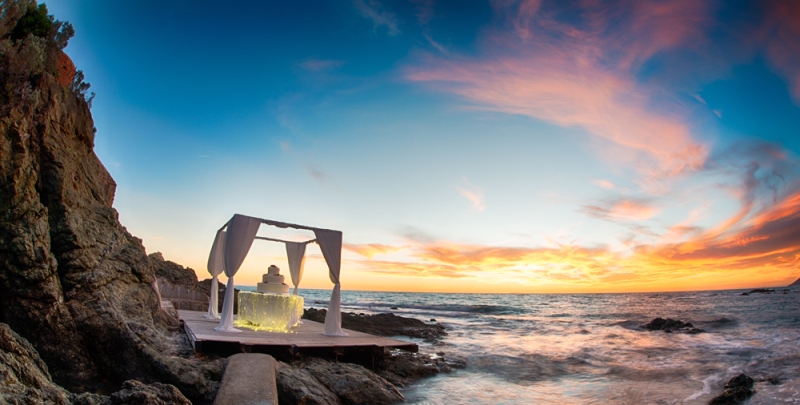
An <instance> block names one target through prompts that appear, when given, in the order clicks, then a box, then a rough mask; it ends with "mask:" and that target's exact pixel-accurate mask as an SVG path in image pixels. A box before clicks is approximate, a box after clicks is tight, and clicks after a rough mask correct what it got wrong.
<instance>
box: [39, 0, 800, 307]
mask: <svg viewBox="0 0 800 405" xmlns="http://www.w3.org/2000/svg"><path fill="white" fill-rule="evenodd" d="M120 3H122V2H120ZM133 3H135V4H118V2H100V1H91V0H85V1H84V0H69V1H63V2H53V4H50V3H48V4H47V5H48V7H49V8H50V10H51V11H52V12H53V14H55V15H57V16H59V18H61V19H64V20H68V21H71V22H72V23H73V24H74V25H75V28H76V31H77V33H78V34H77V36H76V37H75V38H74V39H73V40H72V41H71V42H70V45H69V47H68V48H67V49H66V52H67V53H68V54H69V55H70V56H71V58H72V59H73V61H74V62H75V64H76V65H77V66H78V68H79V69H82V70H83V72H84V73H85V75H86V80H87V81H88V82H90V83H92V90H93V91H95V92H96V93H97V97H96V99H95V101H94V107H93V110H92V113H93V116H94V119H95V124H96V127H97V137H96V151H97V153H98V155H99V157H100V159H101V160H102V161H103V162H104V164H105V165H106V167H107V168H108V170H109V171H110V173H111V174H112V176H113V177H114V178H115V180H116V181H117V183H118V188H117V196H116V200H115V208H116V209H117V210H118V211H119V215H120V221H121V222H122V223H123V224H124V225H125V226H126V227H127V228H128V230H129V231H130V232H131V233H132V234H134V235H135V236H137V237H139V238H141V239H142V242H143V244H144V245H145V247H146V248H147V250H148V252H155V251H161V252H162V253H163V255H164V257H165V258H166V259H168V260H172V261H175V262H178V263H180V264H182V265H185V266H189V267H192V268H194V269H195V270H196V271H197V273H198V276H199V277H200V279H203V278H206V277H208V275H207V273H206V261H207V259H208V253H209V250H210V248H211V243H212V242H213V239H214V235H215V232H216V230H217V229H218V228H219V227H220V226H222V225H223V224H224V223H225V222H226V221H227V220H228V219H229V218H230V217H231V216H232V215H233V214H234V213H242V214H246V215H252V216H256V217H263V218H269V219H274V220H279V221H287V222H292V223H299V224H304V225H309V226H318V227H323V228H330V229H338V230H342V231H343V233H344V243H345V245H344V250H343V265H342V273H341V280H342V288H343V289H344V290H348V289H350V290H377V291H426V292H427V291H435V292H501V293H568V292H592V293H594V292H638V291H677V290H706V289H732V288H754V287H775V286H784V285H788V284H790V283H791V282H793V281H794V280H796V279H798V277H800V166H798V156H797V151H798V150H800V2H794V1H781V0H774V1H754V2H750V3H747V2H745V3H742V2H736V4H732V3H731V2H725V1H693V0H677V1H660V0H644V1H640V0H635V1H634V0H609V1H576V2H561V1H548V0H524V1H490V2H486V3H478V2H468V3H461V2H454V3H451V2H438V1H434V0H421V1H411V2H408V3H402V4H396V3H394V2H383V1H377V0H372V1H360V0H358V1H352V2H343V3H330V4H329V3H320V4H317V5H315V6H314V7H310V6H309V5H308V4H305V5H301V4H291V3H286V4H279V5H276V4H270V3H265V4H250V5H248V6H246V7H244V6H240V7H239V8H238V9H233V8H232V9H221V8H220V7H218V5H217V4H216V3H211V2H204V1H200V2H192V3H191V5H188V4H184V5H177V4H161V3H160V2H153V1H144V2H133ZM242 7H244V8H246V9H247V10H242V9H241V8H242ZM308 8H314V10H313V12H310V11H311V10H308ZM152 10H159V12H158V13H155V15H153V13H152ZM119 15H124V16H126V18H125V19H124V21H120V19H117V18H110V16H119ZM220 27H225V28H224V29H222V28H220ZM260 234H261V235H265V236H266V235H269V236H273V237H282V238H288V239H293V240H308V239H310V238H309V235H307V234H303V233H302V232H292V231H287V230H281V229H277V230H276V229H267V227H263V229H262V230H261V233H260ZM282 249H283V247H282V245H278V244H268V243H261V242H256V245H254V248H253V250H252V251H251V253H250V256H248V258H247V259H246V261H245V263H244V265H243V266H242V268H241V270H240V272H239V273H238V274H237V276H236V282H237V284H242V285H254V284H255V283H256V282H257V281H258V280H260V277H261V274H262V273H265V272H266V268H267V266H269V265H270V264H272V263H275V264H277V265H278V266H279V267H281V268H286V269H287V270H288V266H287V264H286V259H285V257H284V253H283V251H282ZM307 254H308V261H307V262H306V271H305V276H304V280H303V283H302V284H301V287H306V288H324V289H328V288H330V287H331V283H330V280H329V279H328V275H327V270H326V268H325V264H324V261H323V260H322V257H321V254H320V252H319V249H318V247H316V246H314V245H310V247H309V249H308V253H307ZM287 274H288V273H287ZM223 280H224V277H223Z"/></svg>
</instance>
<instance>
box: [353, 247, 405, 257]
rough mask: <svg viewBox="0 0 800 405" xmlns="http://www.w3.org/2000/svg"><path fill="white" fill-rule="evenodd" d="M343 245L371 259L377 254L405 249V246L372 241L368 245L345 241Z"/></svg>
mask: <svg viewBox="0 0 800 405" xmlns="http://www.w3.org/2000/svg"><path fill="white" fill-rule="evenodd" d="M342 247H343V248H345V249H347V250H349V251H351V252H354V253H358V254H360V255H361V256H364V257H367V258H370V259H371V258H372V257H373V256H375V255H377V254H387V253H394V252H397V251H399V250H401V249H403V247H398V246H389V245H381V244H379V243H370V244H366V245H354V244H350V243H345V244H343V245H342Z"/></svg>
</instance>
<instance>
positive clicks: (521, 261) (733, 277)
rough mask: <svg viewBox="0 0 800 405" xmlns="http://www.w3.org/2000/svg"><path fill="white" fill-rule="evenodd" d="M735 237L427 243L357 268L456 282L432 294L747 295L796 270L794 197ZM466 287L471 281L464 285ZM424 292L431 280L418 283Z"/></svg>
mask: <svg viewBox="0 0 800 405" xmlns="http://www.w3.org/2000/svg"><path fill="white" fill-rule="evenodd" d="M740 228H741V230H740V231H737V232H728V233H726V234H725V236H716V237H711V236H709V235H708V234H704V233H698V232H697V228H695V227H691V226H683V227H682V228H681V229H676V228H673V229H671V232H682V233H683V234H684V235H688V236H689V237H690V240H689V241H687V242H682V243H672V244H662V245H638V246H635V247H634V248H633V251H632V253H620V252H614V251H612V250H611V249H609V248H607V247H583V246H575V245H557V246H556V247H552V248H544V247H507V246H480V245H463V244H443V243H428V244H419V245H416V246H413V247H408V249H409V250H410V256H409V260H408V261H405V262H394V261H360V262H358V264H359V267H361V268H362V269H363V270H366V271H367V272H371V273H376V274H381V275H384V276H392V277H395V276H412V277H424V278H425V279H431V278H434V279H435V278H441V279H458V280H463V281H461V282H459V283H455V284H451V283H449V282H442V283H438V284H435V285H436V286H438V290H439V291H474V292H478V291H484V292H489V291H491V292H512V291H515V292H608V291H664V290H697V289H718V288H747V287H760V286H778V285H785V284H788V283H789V282H791V281H794V279H796V278H797V276H798V271H797V268H798V265H800V192H795V193H793V194H791V195H789V196H787V197H786V198H785V199H783V200H782V201H781V202H780V203H779V204H776V205H775V206H774V207H773V208H771V209H769V210H766V211H764V212H762V213H760V214H759V215H756V216H755V217H754V218H753V219H752V220H751V221H748V223H747V224H743V225H742V226H741V227H740ZM468 280H473V281H474V283H472V284H470V283H469V281H468ZM421 283H422V284H425V285H426V289H427V290H430V285H431V284H430V283H432V282H431V281H421Z"/></svg>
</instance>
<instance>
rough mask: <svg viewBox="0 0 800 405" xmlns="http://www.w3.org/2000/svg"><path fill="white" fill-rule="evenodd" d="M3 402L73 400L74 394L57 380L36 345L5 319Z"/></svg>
mask: <svg viewBox="0 0 800 405" xmlns="http://www.w3.org/2000/svg"><path fill="white" fill-rule="evenodd" d="M0 403H2V404H5V403H10V404H30V405H33V404H59V405H60V404H64V405H66V404H69V403H70V394H69V393H68V392H67V391H66V390H64V389H63V388H61V387H59V386H57V385H56V384H53V381H52V380H51V378H50V373H49V372H48V371H47V365H45V363H44V361H42V359H41V358H40V357H39V353H37V352H36V349H34V348H33V346H31V344H30V343H29V342H28V341H27V340H25V339H24V338H23V337H21V336H19V335H18V334H16V333H14V331H12V330H11V328H9V327H8V325H6V324H4V323H0Z"/></svg>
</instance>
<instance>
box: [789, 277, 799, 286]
mask: <svg viewBox="0 0 800 405" xmlns="http://www.w3.org/2000/svg"><path fill="white" fill-rule="evenodd" d="M797 286H800V278H798V279H797V280H796V281H795V282H794V283H792V284H789V285H788V286H787V287H797Z"/></svg>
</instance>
